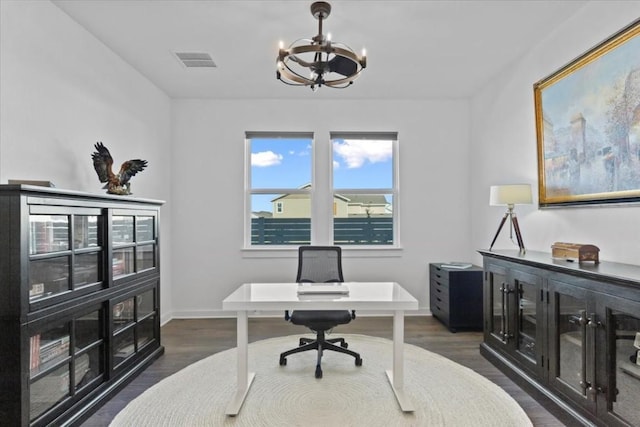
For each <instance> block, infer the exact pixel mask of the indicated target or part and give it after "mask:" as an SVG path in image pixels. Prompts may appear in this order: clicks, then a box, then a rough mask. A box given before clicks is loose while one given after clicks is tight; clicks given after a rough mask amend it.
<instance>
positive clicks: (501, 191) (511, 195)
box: [489, 184, 532, 253]
mask: <svg viewBox="0 0 640 427" xmlns="http://www.w3.org/2000/svg"><path fill="white" fill-rule="evenodd" d="M531 203H532V202H531V185H529V184H508V185H492V186H491V193H490V196H489V205H491V206H505V205H506V206H507V212H506V213H505V214H504V216H503V217H502V221H500V225H499V226H498V231H496V235H495V236H494V237H493V240H492V241H491V246H489V250H491V249H492V248H493V244H494V243H495V242H496V239H497V238H498V235H499V234H500V230H502V226H503V225H504V223H505V221H506V220H507V217H508V218H509V238H510V239H511V241H513V230H514V229H515V232H516V239H518V247H519V248H520V252H522V253H524V252H525V249H524V243H522V234H521V233H520V227H519V226H518V218H517V217H516V214H515V212H514V211H513V208H514V206H515V205H530V204H531Z"/></svg>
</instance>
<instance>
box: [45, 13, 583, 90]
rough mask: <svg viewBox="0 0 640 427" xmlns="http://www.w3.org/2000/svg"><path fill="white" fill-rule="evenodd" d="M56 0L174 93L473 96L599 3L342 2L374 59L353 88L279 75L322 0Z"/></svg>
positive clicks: (355, 41)
mask: <svg viewBox="0 0 640 427" xmlns="http://www.w3.org/2000/svg"><path fill="white" fill-rule="evenodd" d="M53 2H54V4H56V5H57V6H59V7H60V8H61V9H62V10H63V11H64V12H66V13H67V14H68V15H69V16H71V18H73V19H74V20H75V21H76V22H78V23H79V24H80V25H82V26H83V27H84V28H86V29H87V30H88V31H89V32H90V33H92V34H93V35H94V36H95V37H96V38H98V39H99V40H101V41H102V42H103V43H104V44H105V45H106V46H108V47H109V48H110V49H111V50H113V51H114V52H115V53H116V54H117V55H119V56H120V57H122V58H123V59H124V60H125V61H126V62H128V63H129V64H130V65H131V66H132V67H133V68H135V69H136V70H138V71H139V72H140V73H141V74H142V75H144V76H145V77H147V78H148V79H149V80H150V81H152V82H153V83H154V84H155V85H156V86H158V87H159V88H160V89H161V90H163V91H164V92H165V93H166V94H167V95H169V96H170V97H172V98H218V99H262V98H268V99H274V98H282V99H306V98H328V99H337V98H340V99H345V98H347V99H372V98H377V99H390V98H393V99H420V98H434V97H437V98H440V97H446V98H451V97H454V98H458V97H468V96H471V95H473V94H474V93H476V92H477V91H478V90H480V89H481V88H482V86H483V84H485V83H487V82H488V81H489V80H490V79H491V78H492V77H494V76H495V75H496V74H497V73H499V71H500V70H501V69H502V68H504V67H505V66H506V65H508V64H509V63H511V62H513V61H514V60H516V59H518V58H519V57H521V56H522V55H524V54H526V52H527V50H528V49H529V48H531V47H532V46H535V45H536V44H537V43H538V42H539V41H540V40H541V39H543V38H544V37H545V36H546V35H548V34H549V33H550V32H552V31H554V29H555V28H556V27H558V26H560V25H561V24H562V23H563V22H564V21H565V20H567V19H568V18H569V17H570V16H571V15H573V14H574V13H575V12H576V11H577V10H578V9H579V8H580V7H582V6H583V5H584V4H585V3H587V1H586V0H580V1H578V0H566V1H563V0H549V1H545V0H533V1H524V0H518V1H514V0H511V1H504V0H497V1H485V0H466V1H454V0H443V1H434V0H429V1H427V0H423V1H417V0H413V1H400V0H392V1H379V0H378V1H364V0H353V1H344V0H335V1H330V3H331V6H332V11H331V15H330V16H329V17H328V18H327V20H326V21H325V22H324V33H325V34H326V33H331V35H332V38H333V40H335V41H339V42H342V43H345V44H347V45H349V46H351V47H352V48H353V49H354V50H355V51H356V52H360V51H361V49H362V48H366V50H367V68H366V69H365V70H364V71H363V74H362V76H361V77H360V78H359V79H358V80H356V82H355V83H354V84H353V85H352V86H351V87H349V88H348V89H344V90H338V89H331V88H327V87H323V88H321V89H319V90H318V91H316V92H312V91H311V90H310V89H308V88H301V87H291V86H286V85H283V84H282V83H280V82H278V81H277V80H276V77H275V74H276V72H275V58H276V55H277V51H278V45H279V42H280V40H282V41H284V42H285V45H288V44H290V43H291V42H293V41H294V40H296V39H300V38H311V37H313V36H314V35H316V33H317V29H318V28H317V25H318V21H317V20H316V19H315V18H314V17H313V16H312V15H311V13H310V11H309V7H310V5H311V3H312V2H311V1H293V0H285V1H277V0H266V1H241V0H240V1H239V0H235V1H207V0H197V1H191V0H155V1H154V0H128V1H125V0H53ZM174 52H206V53H209V54H210V55H211V57H212V58H213V61H214V62H215V63H216V65H217V67H216V68H206V69H202V68H186V67H185V66H184V65H183V64H182V63H180V62H179V61H178V59H177V58H176V57H175V55H174ZM568 59H570V58H568ZM558 65H559V66H560V65H562V64H558ZM540 77H541V78H542V77H545V76H540ZM532 83H533V82H532Z"/></svg>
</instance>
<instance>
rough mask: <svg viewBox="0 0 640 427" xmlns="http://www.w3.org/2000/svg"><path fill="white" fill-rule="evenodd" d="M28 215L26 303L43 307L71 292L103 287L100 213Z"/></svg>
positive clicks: (81, 211)
mask: <svg viewBox="0 0 640 427" xmlns="http://www.w3.org/2000/svg"><path fill="white" fill-rule="evenodd" d="M32 210H33V212H32V213H31V214H30V215H29V229H28V236H29V239H28V240H29V264H28V292H29V302H30V303H31V304H37V305H38V306H39V307H40V306H43V305H49V304H53V303H55V302H58V301H59V300H60V299H64V298H66V296H64V295H65V294H66V295H67V296H68V297H69V298H70V297H71V294H72V292H73V291H76V290H79V289H82V288H85V287H88V286H91V285H94V286H96V288H102V282H103V275H102V268H101V256H102V246H101V245H102V237H101V236H102V227H101V225H100V224H101V222H100V216H99V214H100V210H98V209H85V210H78V209H75V210H74V209H69V211H70V213H69V214H65V215H59V214H48V213H46V211H42V213H41V212H40V209H38V207H32Z"/></svg>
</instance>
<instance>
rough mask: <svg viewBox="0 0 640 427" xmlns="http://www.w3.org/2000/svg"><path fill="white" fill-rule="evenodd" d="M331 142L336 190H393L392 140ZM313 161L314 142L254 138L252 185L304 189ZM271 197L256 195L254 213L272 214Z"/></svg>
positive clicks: (307, 140) (308, 179) (254, 186)
mask: <svg viewBox="0 0 640 427" xmlns="http://www.w3.org/2000/svg"><path fill="white" fill-rule="evenodd" d="M332 143H333V171H334V175H333V180H334V187H335V188H392V186H393V164H392V163H393V162H392V143H391V141H371V140H344V139H336V140H333V141H332ZM311 162H312V140H311V139H284V138H263V139H252V140H251V186H252V188H298V187H301V186H303V185H305V184H308V183H310V182H311V170H312V165H311ZM316 167H321V165H317V166H316ZM327 167H328V165H327ZM271 198H272V196H267V197H258V196H254V198H253V205H254V206H252V211H259V210H267V211H270V210H271V205H270V204H269V203H268V200H270V199H271Z"/></svg>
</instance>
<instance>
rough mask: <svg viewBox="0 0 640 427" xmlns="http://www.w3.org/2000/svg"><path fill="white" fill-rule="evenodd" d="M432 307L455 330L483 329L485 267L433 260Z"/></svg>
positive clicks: (431, 271)
mask: <svg viewBox="0 0 640 427" xmlns="http://www.w3.org/2000/svg"><path fill="white" fill-rule="evenodd" d="M429 308H430V310H431V313H432V314H433V316H434V317H436V318H437V319H438V320H440V321H441V322H442V323H443V324H444V325H445V326H446V327H447V328H449V330H450V331H451V332H456V331H457V330H461V329H465V330H481V329H482V269H481V268H480V267H477V266H475V265H472V266H471V267H468V268H450V267H446V265H443V263H432V264H429Z"/></svg>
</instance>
